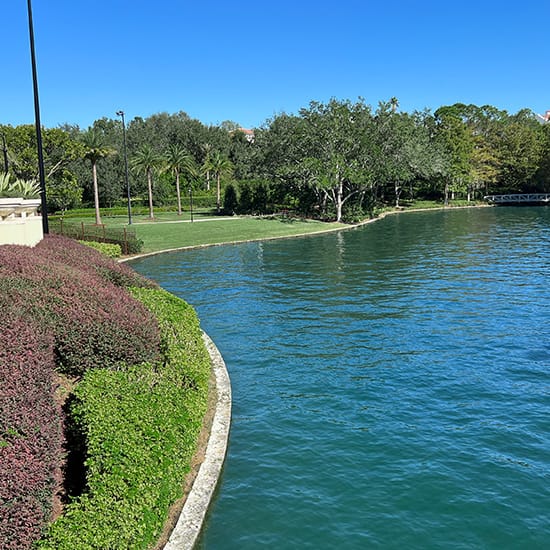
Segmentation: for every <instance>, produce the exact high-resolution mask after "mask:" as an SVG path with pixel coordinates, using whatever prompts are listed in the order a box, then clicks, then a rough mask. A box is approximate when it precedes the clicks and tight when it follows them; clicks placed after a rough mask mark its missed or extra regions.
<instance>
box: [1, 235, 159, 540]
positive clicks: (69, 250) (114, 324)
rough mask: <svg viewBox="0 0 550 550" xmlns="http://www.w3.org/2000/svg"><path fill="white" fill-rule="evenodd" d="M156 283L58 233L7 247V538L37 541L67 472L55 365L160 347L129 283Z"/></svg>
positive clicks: (143, 354) (72, 370)
mask: <svg viewBox="0 0 550 550" xmlns="http://www.w3.org/2000/svg"><path fill="white" fill-rule="evenodd" d="M129 286H137V287H140V286H141V287H150V286H152V283H151V282H149V281H147V280H146V279H144V278H142V277H140V276H139V275H137V274H136V273H135V272H133V271H132V270H131V269H129V268H127V267H126V266H124V265H120V264H117V263H116V262H114V261H112V260H110V259H109V258H106V257H104V256H103V255H101V254H100V253H99V252H97V251H96V250H93V249H92V248H90V247H85V246H82V245H80V244H78V243H77V242H75V241H73V240H70V239H67V238H63V237H58V236H48V237H46V238H45V239H44V240H43V241H42V242H41V243H40V244H38V245H37V246H36V247H34V248H29V247H24V246H15V245H4V246H0V541H1V545H2V548H3V549H4V548H6V549H11V548H17V549H25V548H30V547H31V546H32V545H33V543H34V542H35V541H36V540H37V539H38V538H39V537H40V535H41V533H42V531H43V528H44V526H45V524H46V523H47V522H48V521H49V520H50V515H51V510H52V502H53V496H54V493H55V491H56V490H57V489H58V488H59V484H60V481H61V470H60V468H61V465H62V459H63V444H64V436H63V421H64V419H63V413H62V410H61V406H60V404H59V400H58V399H56V389H57V388H56V386H55V382H54V381H55V373H56V371H57V372H60V373H62V374H65V375H68V376H71V377H75V378H78V377H80V376H82V375H83V374H84V373H85V372H86V371H87V370H88V369H90V368H107V369H109V368H115V369H120V368H125V367H127V366H130V365H135V364H139V363H141V362H142V361H154V360H155V359H156V358H157V357H158V355H159V348H160V340H159V329H158V324H157V321H156V319H155V317H154V316H153V315H152V314H151V313H150V311H149V310H148V309H147V308H145V307H144V306H143V305H142V304H141V303H140V302H138V301H137V300H135V299H134V298H132V296H131V295H130V294H129V293H128V292H127V290H126V287H129Z"/></svg>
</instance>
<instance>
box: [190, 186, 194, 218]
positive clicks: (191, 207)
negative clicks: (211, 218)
mask: <svg viewBox="0 0 550 550" xmlns="http://www.w3.org/2000/svg"><path fill="white" fill-rule="evenodd" d="M189 204H190V210H191V222H192V221H193V188H192V187H189Z"/></svg>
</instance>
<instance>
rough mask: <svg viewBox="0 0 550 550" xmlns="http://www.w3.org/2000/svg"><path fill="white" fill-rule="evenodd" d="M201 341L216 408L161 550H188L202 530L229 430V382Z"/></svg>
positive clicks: (208, 342)
mask: <svg viewBox="0 0 550 550" xmlns="http://www.w3.org/2000/svg"><path fill="white" fill-rule="evenodd" d="M202 335H203V340H204V344H205V346H206V349H207V351H208V354H209V355H210V360H211V363H212V373H213V374H214V383H215V389H216V405H215V409H214V417H213V419H212V426H211V428H210V433H209V435H208V443H207V446H206V451H205V455H204V460H203V461H202V463H201V465H200V468H199V471H198V473H197V476H196V478H195V480H194V481H193V485H192V487H191V490H190V492H189V494H188V495H187V498H186V500H185V503H184V505H183V508H182V510H181V513H180V515H179V518H178V520H177V523H176V525H175V527H174V529H173V531H172V533H171V535H170V538H169V540H168V542H167V543H166V545H165V546H164V550H192V548H194V546H195V544H196V542H197V539H198V537H199V534H200V532H201V530H202V526H203V523H204V520H205V518H206V513H207V512H208V509H209V507H210V504H211V502H212V497H213V496H214V491H215V489H216V486H217V485H218V482H219V479H220V476H221V471H222V468H223V464H224V462H225V456H226V453H227V444H228V440H229V430H230V427H231V403H232V399H231V381H230V379H229V374H228V372H227V367H226V365H225V361H224V360H223V357H222V355H221V353H220V352H219V350H218V348H217V347H216V345H215V344H214V342H213V341H212V339H211V338H210V337H209V336H208V334H206V332H204V331H203V333H202Z"/></svg>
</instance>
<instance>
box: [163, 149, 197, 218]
mask: <svg viewBox="0 0 550 550" xmlns="http://www.w3.org/2000/svg"><path fill="white" fill-rule="evenodd" d="M166 167H167V168H168V170H170V171H171V172H172V174H174V176H175V177H176V195H177V199H178V216H181V192H180V174H181V173H182V172H187V173H192V174H194V173H196V167H195V161H194V159H193V157H192V156H191V155H190V154H189V153H188V152H187V151H185V149H183V148H182V147H181V146H180V145H178V144H177V143H172V144H171V145H169V146H168V151H167V153H166Z"/></svg>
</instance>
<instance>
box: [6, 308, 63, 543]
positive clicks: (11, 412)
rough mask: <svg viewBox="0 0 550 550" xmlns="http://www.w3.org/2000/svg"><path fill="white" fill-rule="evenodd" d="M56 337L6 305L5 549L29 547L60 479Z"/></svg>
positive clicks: (41, 525) (60, 431)
mask: <svg viewBox="0 0 550 550" xmlns="http://www.w3.org/2000/svg"><path fill="white" fill-rule="evenodd" d="M53 374H54V356H53V339H52V337H51V336H50V335H48V334H47V333H45V332H43V331H42V330H41V327H40V326H38V325H36V324H35V323H33V322H32V321H29V320H28V319H25V318H22V317H20V316H19V315H17V314H14V313H13V312H10V311H9V310H8V309H6V308H4V309H3V314H2V330H1V331H0V547H1V548H2V549H6V550H7V549H12V548H13V549H24V548H30V547H31V546H32V544H33V542H34V541H35V540H36V539H38V538H39V537H40V534H41V531H42V528H43V525H44V524H45V523H46V522H47V521H48V520H49V519H50V513H51V510H52V502H53V493H54V491H55V488H56V486H57V485H58V484H59V482H60V479H61V470H60V463H61V456H62V444H63V433H62V414H61V409H60V406H59V405H58V404H56V401H55V385H54V382H53Z"/></svg>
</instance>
